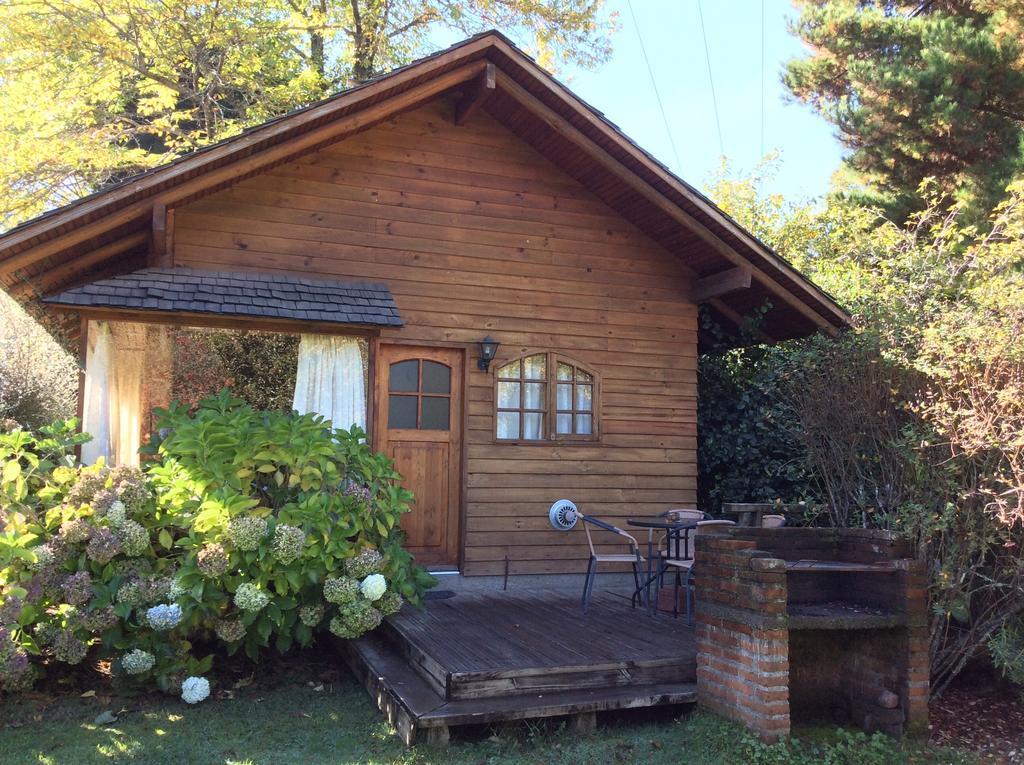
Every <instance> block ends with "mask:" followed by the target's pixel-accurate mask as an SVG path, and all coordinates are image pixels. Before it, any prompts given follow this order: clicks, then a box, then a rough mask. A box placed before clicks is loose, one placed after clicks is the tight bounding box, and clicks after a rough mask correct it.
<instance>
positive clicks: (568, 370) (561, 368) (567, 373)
mask: <svg viewBox="0 0 1024 765" xmlns="http://www.w3.org/2000/svg"><path fill="white" fill-rule="evenodd" d="M558 379H559V380H570V381H571V380H572V367H571V366H569V365H568V364H563V363H562V362H558Z"/></svg>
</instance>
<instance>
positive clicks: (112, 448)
mask: <svg viewBox="0 0 1024 765" xmlns="http://www.w3.org/2000/svg"><path fill="white" fill-rule="evenodd" d="M117 330H118V333H119V334H118V335H115V332H114V331H113V329H112V328H111V326H110V325H109V324H108V323H107V322H105V321H96V322H90V323H89V328H88V346H87V348H86V355H85V401H84V402H83V407H82V430H84V431H85V432H86V433H89V434H90V435H91V436H92V441H89V442H88V443H87V444H83V445H82V462H84V463H85V464H87V465H91V464H92V463H94V462H96V460H97V459H99V458H100V457H103V458H104V461H105V462H106V463H107V464H108V465H138V464H139V447H140V446H141V445H142V444H141V440H142V375H143V368H144V364H145V361H144V355H143V349H144V345H145V329H144V328H142V327H137V326H134V325H123V326H121V325H118V327H117ZM121 334H123V335H124V337H120V335H121Z"/></svg>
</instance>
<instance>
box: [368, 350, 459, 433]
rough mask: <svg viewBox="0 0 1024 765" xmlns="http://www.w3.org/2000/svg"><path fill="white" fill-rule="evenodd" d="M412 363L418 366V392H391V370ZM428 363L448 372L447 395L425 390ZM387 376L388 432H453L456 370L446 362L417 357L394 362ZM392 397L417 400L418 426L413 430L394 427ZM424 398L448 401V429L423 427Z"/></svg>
mask: <svg viewBox="0 0 1024 765" xmlns="http://www.w3.org/2000/svg"><path fill="white" fill-rule="evenodd" d="M410 361H415V362H416V365H417V370H416V374H417V377H416V390H410V391H393V390H391V368H392V367H394V366H396V365H397V364H407V363H409V362H410ZM428 362H429V363H433V364H437V365H438V366H442V367H445V368H446V369H447V370H448V392H447V393H434V392H427V391H424V390H423V377H424V370H425V368H426V365H427V363H428ZM385 374H386V377H387V389H386V390H385V391H384V393H385V395H386V398H385V405H386V408H385V410H384V412H383V417H384V423H385V427H387V429H388V430H403V431H413V430H415V431H430V432H436V433H446V432H449V431H451V430H452V428H453V424H452V389H453V387H454V385H455V380H454V379H453V378H454V370H453V369H452V368H451V366H450V365H448V364H445V363H444V362H441V361H437V360H435V359H429V358H423V357H422V356H417V357H415V358H409V359H403V360H401V361H395V362H392V363H391V364H390V365H389V366H388V367H387V369H386V370H385ZM392 396H397V397H400V398H411V399H415V400H416V425H415V426H414V427H412V428H402V427H398V426H392V425H391V397H392ZM424 398H439V399H445V400H447V402H448V427H446V428H424V427H423V399H424Z"/></svg>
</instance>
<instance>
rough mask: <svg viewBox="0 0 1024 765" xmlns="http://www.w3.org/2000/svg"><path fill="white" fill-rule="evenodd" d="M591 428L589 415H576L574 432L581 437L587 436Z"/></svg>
mask: <svg viewBox="0 0 1024 765" xmlns="http://www.w3.org/2000/svg"><path fill="white" fill-rule="evenodd" d="M590 428H591V420H590V415H589V414H577V415H576V432H577V433H578V434H579V435H581V436H589V435H590V432H591V431H590Z"/></svg>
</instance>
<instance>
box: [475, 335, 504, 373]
mask: <svg viewBox="0 0 1024 765" xmlns="http://www.w3.org/2000/svg"><path fill="white" fill-rule="evenodd" d="M499 345H501V343H499V342H498V341H497V340H494V339H493V338H492V337H491V336H490V335H488V336H487V337H485V338H484V339H483V340H481V341H480V358H479V359H478V360H477V362H476V367H477V369H479V370H481V371H483V372H486V371H487V370H488V369H489V368H490V366H491V362H492V361H494V355H495V354H496V353H497V352H498V346H499Z"/></svg>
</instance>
